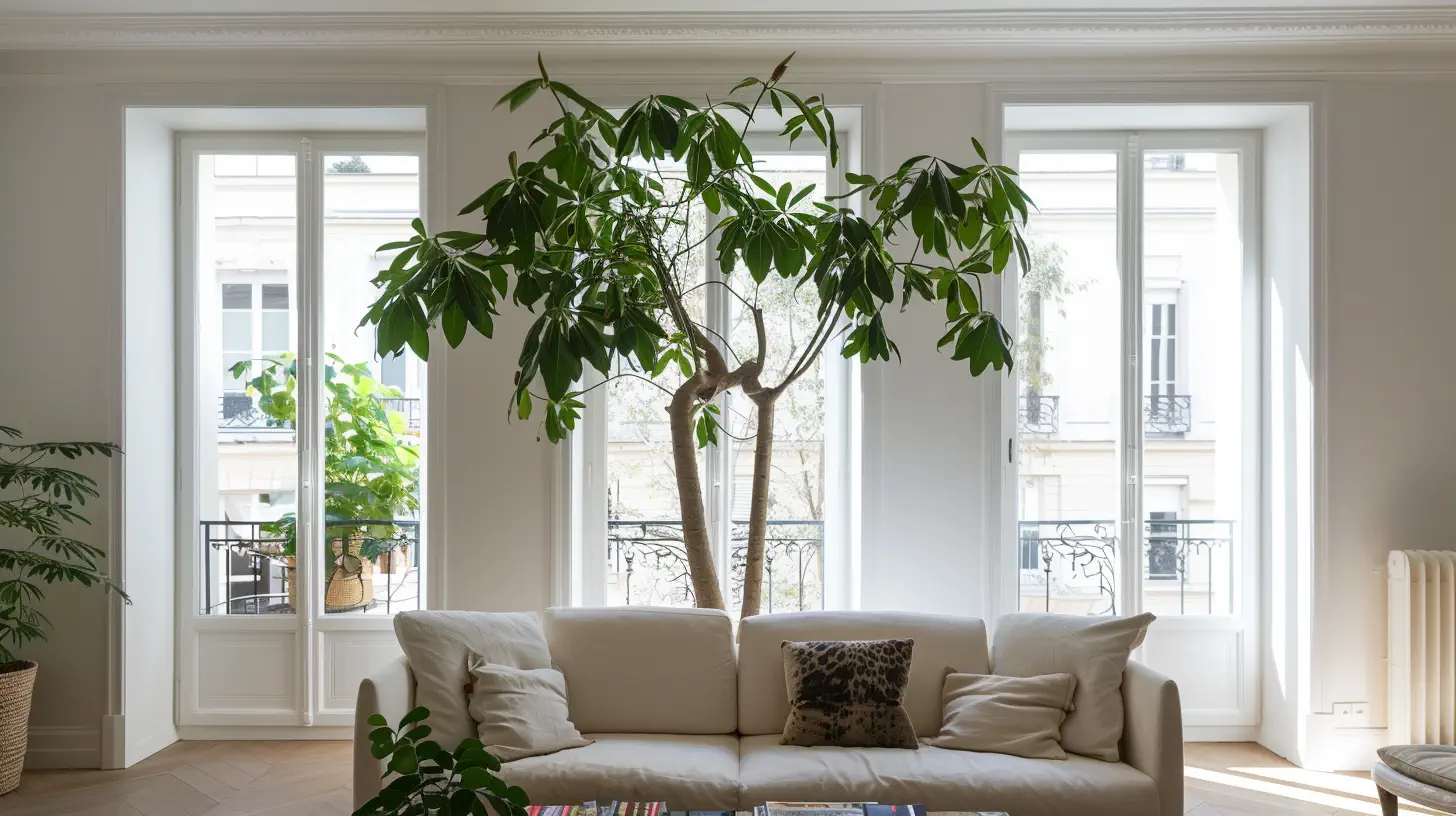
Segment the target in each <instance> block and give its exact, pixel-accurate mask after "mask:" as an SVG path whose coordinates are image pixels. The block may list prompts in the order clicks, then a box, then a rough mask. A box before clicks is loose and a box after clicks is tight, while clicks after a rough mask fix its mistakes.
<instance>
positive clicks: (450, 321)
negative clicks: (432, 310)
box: [440, 302, 468, 348]
mask: <svg viewBox="0 0 1456 816" xmlns="http://www.w3.org/2000/svg"><path fill="white" fill-rule="evenodd" d="M440 324H441V327H442V328H444V330H445V342H447V343H449V344H450V348H459V347H460V342H461V341H462V340H464V339H465V327H466V325H468V321H467V320H466V319H465V310H464V309H462V308H460V304H459V303H453V302H452V303H451V304H450V305H448V306H446V307H445V312H444V314H443V315H442V316H441V319H440Z"/></svg>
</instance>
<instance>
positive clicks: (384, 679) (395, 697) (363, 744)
mask: <svg viewBox="0 0 1456 816" xmlns="http://www.w3.org/2000/svg"><path fill="white" fill-rule="evenodd" d="M414 702H415V676H414V674H413V673H412V672H411V671H410V667H409V661H408V660H406V659H405V658H404V656H403V655H401V656H399V657H397V658H395V659H394V660H393V661H391V662H390V663H389V664H388V665H386V666H384V667H383V668H381V669H379V670H378V671H376V672H374V673H373V674H371V675H369V676H368V677H366V678H364V679H363V680H362V681H361V682H360V683H359V696H358V697H357V698H356V699H355V702H354V808H355V809H356V810H357V809H358V808H359V807H360V806H362V805H363V804H364V803H365V802H368V801H369V800H370V799H373V798H374V797H375V796H378V795H379V790H380V788H382V787H383V779H382V777H383V775H384V763H383V762H382V761H381V760H378V759H375V758H374V756H373V755H372V754H370V753H369V745H370V743H369V732H370V731H373V730H374V729H375V727H376V726H373V725H370V724H369V722H368V720H369V716H370V715H371V714H383V715H384V719H385V720H387V721H389V725H390V727H394V726H396V725H398V724H399V721H400V718H402V717H404V715H406V714H408V713H409V712H410V709H411V708H414Z"/></svg>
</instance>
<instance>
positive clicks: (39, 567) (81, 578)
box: [0, 425, 126, 795]
mask: <svg viewBox="0 0 1456 816" xmlns="http://www.w3.org/2000/svg"><path fill="white" fill-rule="evenodd" d="M20 438H21V435H20V432H19V431H17V430H15V429H14V428H9V427H5V426H3V425H0V572H3V573H7V574H5V575H3V576H0V795H3V794H6V793H9V792H10V791H12V790H15V788H16V787H17V786H18V785H19V784H20V770H21V767H22V766H23V765H24V763H25V743H26V731H27V725H28V723H29V721H30V699H31V691H32V689H33V688H34V686H35V676H36V671H37V666H36V663H35V662H34V661H30V660H22V659H19V657H18V655H17V654H16V652H17V650H18V649H20V647H22V646H24V645H25V644H26V643H27V642H29V641H32V640H44V639H45V638H46V630H47V629H49V627H50V621H49V620H47V619H46V616H45V615H44V614H43V613H42V612H41V611H40V609H39V608H37V605H38V604H39V603H40V602H41V601H42V600H44V598H45V589H44V588H43V587H42V586H41V585H42V584H54V583H57V582H61V583H74V584H81V585H82V586H88V587H90V586H95V587H101V588H104V589H106V590H112V591H115V592H117V593H119V594H121V596H122V597H123V598H125V597H126V594H125V593H122V592H121V590H120V588H119V587H117V586H116V585H115V584H113V583H112V582H111V580H110V579H109V578H107V577H106V575H105V573H103V572H102V571H101V560H102V559H103V558H104V557H105V553H103V552H102V551H101V550H99V549H97V548H96V547H93V546H92V545H90V544H87V543H86V542H84V541H81V540H80V539H77V538H73V537H72V536H70V535H68V532H69V531H70V530H71V529H73V528H74V527H75V525H78V524H89V523H90V522H89V521H87V519H86V517H85V516H83V515H81V512H80V508H81V507H82V506H83V505H85V504H86V501H87V500H88V499H94V498H96V496H97V495H98V494H97V490H96V482H95V480H93V479H92V478H91V477H89V476H87V475H85V474H83V473H77V472H76V471H74V470H67V469H66V468H62V467H56V466H54V465H48V464H45V463H46V462H47V461H48V460H53V457H57V456H59V457H62V458H64V459H69V460H74V459H80V458H82V457H85V456H92V455H99V456H105V457H110V456H111V454H113V453H119V452H120V450H121V449H120V448H118V447H117V446H116V445H113V444H112V443H110V442H32V443H29V444H25V443H22V442H20V441H19V440H20ZM10 533H14V536H11V535H9V534H10ZM27 540H28V543H25V544H24V545H23V546H21V545H20V544H19V542H22V541H27ZM10 541H15V542H16V545H14V546H12V545H11V544H10V543H9V542H10Z"/></svg>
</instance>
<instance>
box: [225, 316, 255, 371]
mask: <svg viewBox="0 0 1456 816" xmlns="http://www.w3.org/2000/svg"><path fill="white" fill-rule="evenodd" d="M222 347H223V348H224V349H226V350H228V351H242V352H251V351H252V350H253V313H252V312H251V311H247V312H234V311H224V312H223V313H222ZM251 356H253V355H252V354H250V353H245V354H244V355H243V359H245V360H246V359H248V358H249V357H251Z"/></svg>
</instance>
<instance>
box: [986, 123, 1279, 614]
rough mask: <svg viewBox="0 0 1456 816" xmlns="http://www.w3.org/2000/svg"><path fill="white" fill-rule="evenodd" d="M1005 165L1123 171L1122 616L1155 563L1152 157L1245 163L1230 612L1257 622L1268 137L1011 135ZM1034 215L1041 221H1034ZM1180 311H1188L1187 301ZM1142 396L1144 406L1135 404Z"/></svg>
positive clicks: (1011, 537)
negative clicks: (1254, 591)
mask: <svg viewBox="0 0 1456 816" xmlns="http://www.w3.org/2000/svg"><path fill="white" fill-rule="evenodd" d="M1003 150H1004V156H1005V161H1006V163H1007V164H1009V165H1011V166H1012V167H1019V165H1020V155H1021V154H1022V153H1023V152H1073V151H1075V152H1083V153H1115V154H1116V155H1117V156H1118V162H1117V214H1116V218H1117V256H1118V257H1117V265H1118V269H1119V273H1120V275H1119V278H1120V280H1119V283H1120V288H1121V309H1120V313H1121V330H1120V331H1121V349H1122V355H1123V359H1124V360H1125V361H1126V365H1124V366H1122V375H1121V386H1120V388H1119V391H1118V395H1119V397H1118V403H1119V405H1118V410H1117V416H1118V422H1117V425H1118V429H1117V435H1116V440H1115V444H1116V448H1117V450H1119V451H1120V452H1121V454H1120V456H1119V472H1120V474H1121V476H1120V479H1121V484H1122V491H1121V498H1120V509H1119V514H1118V527H1119V530H1118V535H1119V548H1118V564H1117V569H1118V579H1117V581H1118V586H1117V596H1118V598H1119V603H1118V610H1117V611H1118V614H1119V615H1134V614H1137V613H1139V612H1141V611H1142V607H1143V586H1142V576H1143V565H1144V564H1145V562H1146V548H1147V545H1146V540H1145V539H1146V538H1147V536H1146V531H1145V530H1144V524H1143V522H1144V513H1143V496H1142V493H1143V489H1144V487H1143V483H1144V481H1145V479H1144V475H1143V452H1144V449H1145V447H1146V438H1145V434H1144V422H1143V395H1144V394H1145V393H1146V391H1147V383H1148V379H1147V372H1146V371H1145V370H1144V366H1145V365H1146V359H1145V355H1146V348H1145V345H1146V343H1145V338H1144V321H1145V320H1146V313H1145V309H1144V304H1145V302H1146V300H1145V298H1146V294H1147V293H1146V292H1145V280H1144V275H1143V247H1144V244H1143V240H1142V232H1143V183H1144V166H1143V155H1144V154H1146V153H1154V152H1166V151H1188V152H1200V151H1207V152H1220V153H1237V154H1238V155H1239V182H1240V183H1239V197H1240V201H1239V221H1240V232H1241V235H1242V236H1243V239H1244V240H1243V281H1244V285H1243V287H1242V290H1243V308H1242V310H1241V315H1240V320H1241V324H1240V327H1239V336H1240V337H1243V338H1245V339H1246V342H1244V343H1243V347H1242V348H1241V350H1240V354H1241V362H1242V366H1241V370H1242V371H1243V372H1244V376H1245V383H1244V393H1243V395H1242V396H1243V400H1242V402H1243V405H1242V423H1243V428H1244V429H1245V430H1244V444H1245V449H1244V451H1243V457H1242V459H1243V461H1242V465H1243V473H1242V474H1241V479H1242V481H1241V485H1242V493H1243V496H1242V506H1241V510H1242V521H1241V525H1240V526H1241V528H1242V529H1241V530H1240V531H1239V536H1240V541H1241V544H1240V546H1239V547H1237V548H1236V549H1237V550H1238V552H1236V553H1235V556H1234V557H1236V558H1237V559H1238V562H1237V563H1238V567H1237V570H1236V572H1235V581H1234V582H1233V583H1234V585H1233V586H1232V587H1231V588H1230V590H1231V592H1232V598H1231V608H1232V609H1233V610H1234V616H1235V617H1243V618H1247V619H1249V620H1251V621H1257V615H1258V605H1259V604H1258V600H1259V599H1258V597H1257V596H1256V595H1253V596H1251V594H1250V593H1249V592H1248V591H1246V588H1247V587H1250V586H1257V583H1256V581H1257V570H1258V557H1257V549H1256V546H1255V545H1256V543H1257V541H1258V538H1259V536H1260V535H1261V531H1262V529H1263V524H1262V519H1263V502H1262V495H1263V493H1262V490H1263V488H1262V482H1261V479H1260V473H1261V471H1260V462H1261V461H1262V448H1263V439H1264V437H1265V436H1266V435H1267V434H1266V429H1265V428H1264V424H1263V422H1262V415H1261V412H1260V405H1261V400H1262V397H1263V392H1264V388H1265V384H1264V377H1263V374H1262V371H1263V368H1262V363H1261V361H1262V359H1263V358H1262V350H1263V349H1264V347H1265V345H1266V339H1265V336H1264V333H1263V328H1262V322H1261V317H1260V315H1261V312H1260V308H1261V303H1262V298H1263V294H1262V293H1263V278H1262V272H1261V269H1260V264H1259V258H1260V256H1259V251H1260V243H1259V234H1260V227H1261V225H1262V221H1261V219H1262V212H1261V209H1260V196H1259V190H1260V187H1259V179H1260V178H1261V175H1260V174H1261V168H1260V135H1259V133H1258V132H1255V131H1245V130H1226V129H1221V130H1211V131H1171V130H1169V131H1158V130H1144V131H1039V132H1017V131H1008V132H1007V133H1006V135H1005V139H1004V142H1003ZM1034 218H1035V215H1033V219H1034ZM1018 280H1019V275H1006V276H1005V283H1004V285H1003V288H1002V300H1001V303H1002V309H1004V310H1005V313H1006V314H1011V315H1015V314H1017V313H1018V309H1019V286H1018ZM1174 302H1176V303H1178V304H1179V305H1180V306H1181V305H1182V304H1183V302H1184V298H1182V297H1181V293H1179V294H1178V295H1176V296H1175V300H1174ZM1178 311H1179V312H1180V313H1184V314H1180V317H1179V321H1180V324H1181V325H1180V333H1181V334H1183V336H1184V337H1186V336H1187V332H1186V329H1187V323H1186V320H1185V317H1186V310H1185V309H1183V308H1180V309H1179V310H1178ZM1178 345H1179V350H1178V354H1179V355H1180V359H1179V361H1178V373H1179V376H1180V377H1181V376H1186V371H1187V368H1186V366H1185V365H1184V363H1185V362H1186V358H1184V357H1183V356H1182V355H1185V354H1186V350H1187V347H1188V343H1187V342H1186V340H1185V341H1184V342H1180V343H1179V344H1178ZM1005 390H1006V391H1007V392H1009V393H1011V394H1012V395H1013V398H1012V399H1011V400H1010V401H1009V411H1010V416H1009V419H1008V418H1006V417H1003V420H1002V423H1001V426H1002V428H1003V429H1007V432H1008V434H1009V436H1008V438H1007V443H1006V451H1007V459H1006V467H1005V468H1004V471H1003V472H1004V473H1005V477H1004V483H1005V485H1006V488H1005V490H1006V491H1007V496H1008V498H1007V501H1006V502H1004V503H1003V507H1005V508H1007V510H1008V511H1009V512H1006V513H1004V514H1003V520H1002V524H1001V529H1002V535H1001V539H1002V542H1003V545H1002V548H1000V552H1001V556H1000V558H1001V563H1003V564H1010V565H1019V564H1020V549H1019V548H1020V536H1019V533H1018V531H1019V529H1020V527H1019V516H1020V514H1019V512H1018V504H1019V499H1018V496H1019V494H1018V493H1017V492H1016V490H1017V487H1016V486H1017V485H1018V484H1019V482H1018V478H1019V469H1018V464H1017V462H1016V457H1015V456H1013V455H1011V453H1012V452H1013V451H1014V450H1015V447H1016V434H1017V419H1016V413H1015V412H1016V410H1017V406H1016V402H1015V398H1014V395H1016V394H1019V393H1020V391H1019V389H1018V388H1009V389H1005ZM1129 395H1134V396H1135V397H1136V398H1135V399H1130V398H1129ZM1007 410H1008V400H1005V399H1003V401H1002V411H1003V413H1005V412H1006V411H1007ZM1002 572H1003V573H1009V574H1010V575H1019V573H1020V570H1019V569H1011V570H1002ZM1008 579H1009V575H1002V576H1000V577H998V579H997V582H998V584H999V585H1001V586H1007V581H1008ZM1019 603H1020V598H1019V593H1017V592H1015V591H1012V592H1002V593H997V606H998V607H999V609H998V612H999V613H1001V614H1005V613H1008V612H1014V611H1017V609H1018V606H1019Z"/></svg>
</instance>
